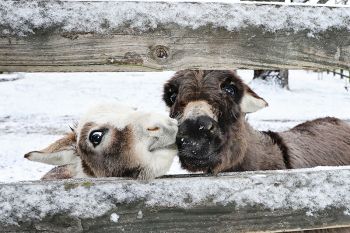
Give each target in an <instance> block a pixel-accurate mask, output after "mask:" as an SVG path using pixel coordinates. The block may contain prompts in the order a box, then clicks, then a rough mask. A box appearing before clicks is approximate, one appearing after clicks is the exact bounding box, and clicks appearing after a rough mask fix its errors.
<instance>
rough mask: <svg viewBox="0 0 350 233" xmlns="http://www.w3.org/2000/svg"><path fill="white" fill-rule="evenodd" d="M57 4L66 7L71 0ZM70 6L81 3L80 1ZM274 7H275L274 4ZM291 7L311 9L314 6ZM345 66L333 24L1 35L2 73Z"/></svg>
mask: <svg viewBox="0 0 350 233" xmlns="http://www.w3.org/2000/svg"><path fill="white" fill-rule="evenodd" d="M31 1H33V2H35V1H39V2H40V0H31ZM62 2H63V1H62ZM64 2H66V4H70V2H71V1H64ZM100 2H101V3H103V1H100ZM73 3H74V4H82V5H83V4H86V2H85V1H81V2H79V1H73V2H72V3H71V4H73ZM95 4H96V3H95ZM143 4H152V3H143ZM178 4H184V3H178ZM39 6H40V4H39ZM264 6H265V5H264V4H262V5H257V7H264ZM274 7H275V8H276V11H278V8H279V7H280V6H278V5H275V6H274ZM290 7H302V8H303V9H304V8H305V9H306V8H307V9H311V8H312V7H313V6H290ZM263 9H265V8H262V10H263ZM349 9H350V8H349ZM218 17H219V16H218ZM1 28H5V29H6V25H1V21H0V29H1ZM349 64H350V31H349V30H347V29H337V28H329V29H328V30H326V31H322V32H318V33H314V34H312V33H310V32H306V31H298V32H291V31H288V30H278V31H275V32H271V31H268V30H265V29H264V28H262V27H257V26H249V25H247V26H246V27H243V28H241V29H240V30H238V31H228V30H226V29H224V28H214V27H213V26H211V25H207V26H202V27H199V28H197V29H191V28H187V27H181V26H179V25H176V24H169V25H158V27H157V28H156V29H152V30H147V31H142V32H141V31H135V30H131V29H130V28H127V27H125V28H119V29H118V30H116V31H114V32H112V33H108V34H97V33H81V32H69V33H64V32H62V29H61V28H60V27H59V26H57V27H55V28H49V29H37V31H36V32H35V34H34V35H29V36H26V37H21V36H2V37H0V71H5V72H12V71H21V72H45V71H50V72H52V71H58V72H64V71H161V70H180V69H186V68H191V69H235V68H244V69H313V70H326V69H330V70H332V69H338V68H342V69H348V68H349Z"/></svg>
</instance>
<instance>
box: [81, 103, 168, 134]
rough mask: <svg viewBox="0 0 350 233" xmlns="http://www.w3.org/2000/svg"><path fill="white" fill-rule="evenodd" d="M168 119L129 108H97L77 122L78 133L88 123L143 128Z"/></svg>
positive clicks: (118, 127)
mask: <svg viewBox="0 0 350 233" xmlns="http://www.w3.org/2000/svg"><path fill="white" fill-rule="evenodd" d="M169 119H170V118H169V117H168V116H165V115H162V114H158V113H146V112H141V111H136V110H134V109H131V108H125V109H120V108H119V109H116V108H105V107H103V108H97V109H93V110H92V111H89V112H88V113H87V114H86V115H85V116H84V117H83V118H82V119H81V120H80V122H79V125H78V132H80V131H81V130H82V127H84V125H85V124H86V123H88V122H93V123H94V125H95V126H96V127H98V126H102V125H109V126H111V127H114V128H117V129H124V128H125V127H127V126H131V127H134V128H140V127H145V126H147V125H148V124H155V123H163V122H165V121H167V120H169Z"/></svg>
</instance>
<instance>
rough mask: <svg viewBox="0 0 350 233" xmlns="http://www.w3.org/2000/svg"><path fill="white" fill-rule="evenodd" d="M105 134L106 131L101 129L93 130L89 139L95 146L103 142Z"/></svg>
mask: <svg viewBox="0 0 350 233" xmlns="http://www.w3.org/2000/svg"><path fill="white" fill-rule="evenodd" d="M103 134H104V132H103V131H99V130H96V131H92V132H91V133H90V136H89V141H90V142H91V143H92V145H94V147H96V146H98V145H99V144H100V143H101V141H102V138H103Z"/></svg>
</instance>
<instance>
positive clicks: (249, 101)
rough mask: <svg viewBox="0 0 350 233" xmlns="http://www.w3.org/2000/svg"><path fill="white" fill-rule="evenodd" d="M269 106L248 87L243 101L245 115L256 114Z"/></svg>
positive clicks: (242, 106)
mask: <svg viewBox="0 0 350 233" xmlns="http://www.w3.org/2000/svg"><path fill="white" fill-rule="evenodd" d="M268 105H269V104H268V103H267V102H266V101H265V100H264V99H263V98H261V97H260V96H258V95H257V94H256V93H255V92H254V91H252V89H250V88H249V87H248V86H246V88H245V90H244V94H243V97H242V101H241V104H240V106H241V110H242V112H244V113H252V112H256V111H258V110H260V109H262V108H265V107H267V106H268Z"/></svg>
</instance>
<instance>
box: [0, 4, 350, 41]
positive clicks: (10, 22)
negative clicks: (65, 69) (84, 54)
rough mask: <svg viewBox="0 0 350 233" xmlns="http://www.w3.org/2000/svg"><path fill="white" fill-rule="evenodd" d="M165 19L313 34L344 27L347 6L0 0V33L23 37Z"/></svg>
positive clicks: (349, 13)
mask: <svg viewBox="0 0 350 233" xmlns="http://www.w3.org/2000/svg"><path fill="white" fill-rule="evenodd" d="M39 2H40V3H39ZM218 15H220V17H218ZM167 24H175V25H178V26H181V27H188V28H192V29H197V28H199V27H202V26H207V25H212V27H214V28H219V27H222V28H225V29H227V30H229V31H235V30H239V29H242V28H245V27H247V26H256V27H262V28H264V29H265V30H267V31H272V32H274V31H276V30H289V31H301V30H307V31H309V32H313V33H316V32H322V31H325V30H327V29H329V28H342V29H346V30H350V10H349V8H346V7H339V8H330V7H319V6H318V7H317V6H315V7H304V6H286V5H281V6H279V7H276V6H273V5H259V6H257V5H253V4H244V3H243V4H229V3H215V2H214V3H208V2H199V3H190V2H182V3H174V2H147V3H144V2H123V1H108V2H94V1H91V2H84V3H81V2H74V1H69V2H62V1H14V0H9V1H0V35H2V36H4V35H17V36H24V35H29V34H35V31H36V30H37V29H40V30H43V29H47V30H56V29H57V28H60V30H62V31H63V32H81V33H90V32H93V33H106V32H107V33H108V32H112V31H118V30H120V29H121V28H123V27H126V28H129V29H135V30H136V31H146V30H149V29H155V28H157V27H159V26H161V25H167ZM310 35H312V34H310Z"/></svg>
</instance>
